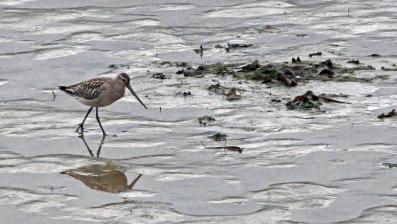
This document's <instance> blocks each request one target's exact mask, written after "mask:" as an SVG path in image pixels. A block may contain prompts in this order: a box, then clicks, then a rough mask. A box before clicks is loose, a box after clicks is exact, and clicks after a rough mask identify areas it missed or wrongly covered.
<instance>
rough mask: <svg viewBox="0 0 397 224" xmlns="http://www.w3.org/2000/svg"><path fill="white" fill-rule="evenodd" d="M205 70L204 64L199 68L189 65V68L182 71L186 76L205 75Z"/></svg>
mask: <svg viewBox="0 0 397 224" xmlns="http://www.w3.org/2000/svg"><path fill="white" fill-rule="evenodd" d="M204 70H205V69H204V66H203V65H200V66H198V67H197V69H195V68H192V67H188V68H187V69H184V70H182V72H183V75H184V76H185V77H203V76H204Z"/></svg>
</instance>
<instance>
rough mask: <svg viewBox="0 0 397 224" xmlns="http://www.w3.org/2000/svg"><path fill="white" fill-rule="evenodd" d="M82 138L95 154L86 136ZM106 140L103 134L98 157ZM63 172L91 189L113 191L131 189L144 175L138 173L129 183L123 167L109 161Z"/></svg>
mask: <svg viewBox="0 0 397 224" xmlns="http://www.w3.org/2000/svg"><path fill="white" fill-rule="evenodd" d="M81 139H82V140H83V142H84V144H85V146H86V147H87V149H88V152H89V153H90V155H91V156H94V154H93V152H92V150H91V149H90V147H89V146H88V144H87V142H86V140H85V139H84V136H81ZM104 142H105V136H103V138H102V140H101V143H100V144H99V147H98V150H97V153H96V156H97V157H99V155H100V153H101V148H102V145H103V143H104ZM61 174H67V175H69V176H71V177H73V178H75V179H77V180H79V181H81V182H82V183H84V184H85V185H86V186H87V187H89V188H91V189H94V190H98V191H105V192H112V193H119V192H124V191H131V190H132V189H133V188H134V186H135V184H136V183H137V182H138V180H139V179H140V178H141V177H142V174H138V176H137V177H135V179H134V180H133V181H132V182H131V183H130V184H128V180H127V176H126V175H125V173H124V172H123V171H122V167H120V166H117V165H115V164H112V163H109V162H105V164H91V165H86V166H82V167H79V168H76V169H71V170H67V171H63V172H61Z"/></svg>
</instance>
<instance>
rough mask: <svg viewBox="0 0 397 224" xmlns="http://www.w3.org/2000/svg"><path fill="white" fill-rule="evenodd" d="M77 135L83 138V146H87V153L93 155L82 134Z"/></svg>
mask: <svg viewBox="0 0 397 224" xmlns="http://www.w3.org/2000/svg"><path fill="white" fill-rule="evenodd" d="M79 137H80V138H81V139H82V140H83V142H84V145H85V147H87V150H88V153H89V154H90V155H91V156H94V153H92V151H91V149H90V147H89V146H88V144H87V142H86V141H85V138H84V135H80V136H79Z"/></svg>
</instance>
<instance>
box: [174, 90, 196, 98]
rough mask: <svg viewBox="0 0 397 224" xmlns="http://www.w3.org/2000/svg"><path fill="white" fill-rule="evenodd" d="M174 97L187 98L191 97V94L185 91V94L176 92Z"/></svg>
mask: <svg viewBox="0 0 397 224" xmlns="http://www.w3.org/2000/svg"><path fill="white" fill-rule="evenodd" d="M175 95H177V96H183V97H187V96H193V95H192V93H191V92H190V91H186V92H178V93H176V94H175Z"/></svg>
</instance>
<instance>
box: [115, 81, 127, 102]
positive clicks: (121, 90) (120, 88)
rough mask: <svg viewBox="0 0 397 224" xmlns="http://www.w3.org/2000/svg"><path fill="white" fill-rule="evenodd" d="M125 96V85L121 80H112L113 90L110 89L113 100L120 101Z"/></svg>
mask: <svg viewBox="0 0 397 224" xmlns="http://www.w3.org/2000/svg"><path fill="white" fill-rule="evenodd" d="M124 94H125V83H124V82H123V80H117V79H116V80H114V82H113V88H112V95H113V97H114V99H115V100H118V99H120V98H121V97H123V96H124Z"/></svg>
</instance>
